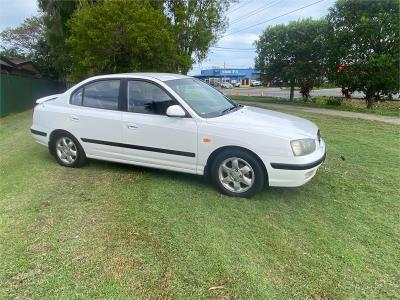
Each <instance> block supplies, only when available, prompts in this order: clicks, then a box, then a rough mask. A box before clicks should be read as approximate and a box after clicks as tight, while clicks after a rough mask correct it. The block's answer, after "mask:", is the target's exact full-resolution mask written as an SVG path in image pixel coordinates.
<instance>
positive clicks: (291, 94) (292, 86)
mask: <svg viewBox="0 0 400 300" xmlns="http://www.w3.org/2000/svg"><path fill="white" fill-rule="evenodd" d="M293 99H294V84H293V83H291V84H290V101H291V102H293Z"/></svg>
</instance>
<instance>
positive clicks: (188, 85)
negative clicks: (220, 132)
mask: <svg viewBox="0 0 400 300" xmlns="http://www.w3.org/2000/svg"><path fill="white" fill-rule="evenodd" d="M165 83H166V84H167V85H168V86H169V87H170V88H172V89H173V90H174V91H175V92H176V93H177V94H178V95H179V96H180V97H181V98H182V99H183V100H185V102H186V103H187V104H188V105H189V106H190V107H191V108H192V109H193V110H194V111H195V112H196V113H197V114H199V115H200V116H201V117H203V118H212V117H218V116H221V115H223V114H226V113H229V112H232V111H235V110H237V109H239V108H241V107H242V106H241V105H237V104H235V103H233V102H232V101H231V100H229V99H228V98H227V97H225V96H224V95H223V94H222V93H220V92H219V91H217V90H216V89H214V88H213V87H211V86H209V85H208V84H206V83H204V82H202V81H200V80H198V79H195V78H184V79H174V80H168V81H165Z"/></svg>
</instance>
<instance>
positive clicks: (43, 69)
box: [0, 16, 59, 79]
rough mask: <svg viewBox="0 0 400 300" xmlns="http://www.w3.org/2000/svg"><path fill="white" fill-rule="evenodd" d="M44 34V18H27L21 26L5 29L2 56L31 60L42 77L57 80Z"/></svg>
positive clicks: (2, 37) (2, 36)
mask: <svg viewBox="0 0 400 300" xmlns="http://www.w3.org/2000/svg"><path fill="white" fill-rule="evenodd" d="M44 32H45V25H44V22H43V17H42V16H34V17H30V18H26V19H25V20H24V22H23V23H22V24H21V25H20V26H18V27H15V28H7V29H5V30H4V31H2V32H1V33H0V39H1V45H2V46H1V52H0V53H1V55H3V56H5V57H8V58H19V59H27V60H31V61H32V62H33V63H34V64H35V66H36V68H37V69H38V71H39V72H40V74H41V75H42V76H44V77H47V78H53V79H57V78H58V75H59V74H58V72H57V70H55V68H53V66H52V59H51V56H50V49H49V47H48V45H47V42H46V40H45V36H44Z"/></svg>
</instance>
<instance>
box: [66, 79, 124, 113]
mask: <svg viewBox="0 0 400 300" xmlns="http://www.w3.org/2000/svg"><path fill="white" fill-rule="evenodd" d="M119 86H120V80H101V81H96V82H93V83H89V84H87V85H85V86H84V87H83V88H80V89H79V90H77V91H76V92H75V93H74V94H72V96H71V104H74V105H82V106H86V107H93V108H101V109H109V110H118V96H119Z"/></svg>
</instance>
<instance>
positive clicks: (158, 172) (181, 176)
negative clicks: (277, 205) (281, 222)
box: [38, 151, 307, 201]
mask: <svg viewBox="0 0 400 300" xmlns="http://www.w3.org/2000/svg"><path fill="white" fill-rule="evenodd" d="M38 155H40V159H41V160H43V161H44V162H45V163H46V164H47V163H54V164H55V165H57V166H59V165H58V163H57V162H56V160H55V159H54V158H53V157H52V156H51V155H50V154H49V153H48V152H47V151H43V152H42V153H40V154H38ZM59 167H60V168H65V167H62V166H59ZM87 168H93V169H95V170H101V171H107V170H108V171H110V172H113V173H125V172H126V173H131V172H136V173H138V174H141V175H142V176H144V177H145V178H158V179H161V180H173V181H175V182H176V181H180V182H182V186H193V187H196V189H207V191H209V192H211V191H213V192H214V193H217V194H220V192H219V191H218V190H217V189H216V188H215V187H214V185H213V183H212V182H211V179H210V178H209V177H207V176H201V175H195V174H188V173H181V172H174V171H168V170H162V169H155V168H148V167H141V166H137V165H130V164H124V163H118V162H110V161H102V160H96V159H89V162H88V164H87V165H84V166H83V167H82V169H87ZM303 193H307V191H305V189H304V187H297V188H284V187H269V186H265V187H264V189H263V190H262V191H261V192H259V193H258V194H256V195H255V196H254V197H252V198H251V200H254V201H266V200H268V201H276V200H278V201H281V200H284V201H294V200H296V199H298V197H301V195H302V194H303ZM224 197H227V198H229V199H232V198H231V197H228V196H224ZM239 199H240V198H239Z"/></svg>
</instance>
